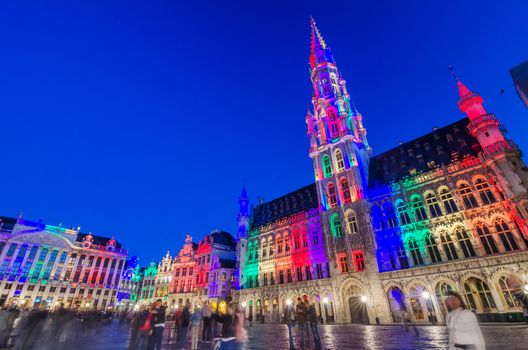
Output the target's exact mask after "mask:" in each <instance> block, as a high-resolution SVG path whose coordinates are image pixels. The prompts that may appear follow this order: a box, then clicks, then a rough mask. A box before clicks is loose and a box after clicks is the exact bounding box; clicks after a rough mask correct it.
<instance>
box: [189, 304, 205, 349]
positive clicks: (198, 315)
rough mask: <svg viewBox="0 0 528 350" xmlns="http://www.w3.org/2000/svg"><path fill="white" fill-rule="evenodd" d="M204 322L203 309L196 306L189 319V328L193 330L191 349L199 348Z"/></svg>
mask: <svg viewBox="0 0 528 350" xmlns="http://www.w3.org/2000/svg"><path fill="white" fill-rule="evenodd" d="M201 324H202V311H201V310H200V308H199V307H195V308H194V312H193V314H192V315H191V318H190V319H189V329H190V330H191V350H197V349H198V339H199V337H200V325H201Z"/></svg>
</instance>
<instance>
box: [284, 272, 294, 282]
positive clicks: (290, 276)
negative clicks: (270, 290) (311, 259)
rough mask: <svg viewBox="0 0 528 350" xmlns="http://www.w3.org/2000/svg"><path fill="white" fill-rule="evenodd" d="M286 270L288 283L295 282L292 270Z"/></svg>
mask: <svg viewBox="0 0 528 350" xmlns="http://www.w3.org/2000/svg"><path fill="white" fill-rule="evenodd" d="M286 272H287V274H286V277H287V278H288V283H292V282H293V278H292V273H291V270H290V269H288V271H286Z"/></svg>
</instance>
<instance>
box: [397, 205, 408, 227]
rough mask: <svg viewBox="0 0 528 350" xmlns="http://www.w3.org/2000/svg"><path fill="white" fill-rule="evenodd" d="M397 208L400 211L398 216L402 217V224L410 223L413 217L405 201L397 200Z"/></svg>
mask: <svg viewBox="0 0 528 350" xmlns="http://www.w3.org/2000/svg"><path fill="white" fill-rule="evenodd" d="M396 210H397V211H398V217H399V218H400V224H402V225H409V224H410V223H411V218H410V217H409V213H408V212H407V206H406V205H405V203H404V202H403V201H399V202H396Z"/></svg>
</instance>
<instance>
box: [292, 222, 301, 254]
mask: <svg viewBox="0 0 528 350" xmlns="http://www.w3.org/2000/svg"><path fill="white" fill-rule="evenodd" d="M300 247H301V237H300V235H299V229H298V228H297V227H296V228H294V229H293V248H294V249H299V248H300Z"/></svg>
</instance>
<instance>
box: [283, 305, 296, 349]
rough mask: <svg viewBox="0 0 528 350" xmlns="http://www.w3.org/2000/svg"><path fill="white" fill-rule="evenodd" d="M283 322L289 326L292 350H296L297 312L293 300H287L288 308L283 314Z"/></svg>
mask: <svg viewBox="0 0 528 350" xmlns="http://www.w3.org/2000/svg"><path fill="white" fill-rule="evenodd" d="M282 322H283V323H284V324H285V325H287V326H288V339H289V341H290V350H295V345H294V341H295V339H294V330H295V310H294V309H293V306H292V301H291V300H289V299H288V300H286V307H285V308H284V311H283V312H282Z"/></svg>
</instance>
